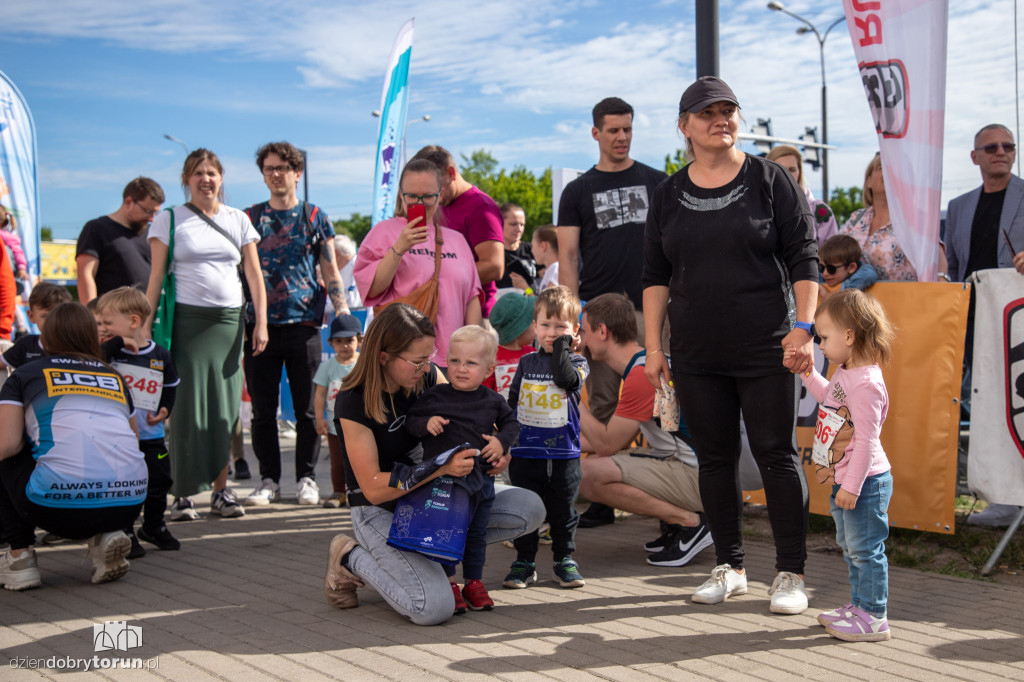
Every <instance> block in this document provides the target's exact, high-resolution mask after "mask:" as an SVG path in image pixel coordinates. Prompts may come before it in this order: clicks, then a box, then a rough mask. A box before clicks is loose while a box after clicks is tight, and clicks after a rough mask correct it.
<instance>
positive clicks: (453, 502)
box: [388, 476, 470, 564]
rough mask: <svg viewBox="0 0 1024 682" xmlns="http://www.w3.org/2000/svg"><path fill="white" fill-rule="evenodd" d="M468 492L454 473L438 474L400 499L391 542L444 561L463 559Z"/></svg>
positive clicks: (453, 561) (402, 547) (394, 545)
mask: <svg viewBox="0 0 1024 682" xmlns="http://www.w3.org/2000/svg"><path fill="white" fill-rule="evenodd" d="M469 516H470V503H469V493H468V492H466V489H465V488H463V487H462V486H460V485H456V484H455V481H454V479H453V478H452V477H451V476H438V477H437V478H435V479H434V480H433V481H431V482H430V483H428V484H426V485H423V486H420V487H419V488H417V489H416V490H413V491H412V492H410V493H409V494H408V495H406V496H404V497H402V498H401V499H399V500H398V504H397V505H396V506H395V515H394V518H393V519H392V520H391V532H390V533H389V535H388V544H389V545H391V546H392V547H394V548H395V549H401V550H404V551H406V552H419V553H420V554H422V555H424V556H425V557H427V558H429V559H433V560H434V561H437V562H438V563H442V564H457V563H458V562H460V561H462V554H463V552H464V551H465V549H466V531H467V530H468V528H469Z"/></svg>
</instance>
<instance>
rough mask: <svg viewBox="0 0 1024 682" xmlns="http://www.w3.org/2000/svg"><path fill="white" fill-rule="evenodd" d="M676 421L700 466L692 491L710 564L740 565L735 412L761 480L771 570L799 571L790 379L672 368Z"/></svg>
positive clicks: (802, 552)
mask: <svg viewBox="0 0 1024 682" xmlns="http://www.w3.org/2000/svg"><path fill="white" fill-rule="evenodd" d="M674 379H675V386H676V393H677V395H678V397H679V405H680V408H681V409H682V413H683V419H684V420H685V421H686V426H687V427H688V428H689V430H690V435H691V436H692V437H693V441H694V446H695V449H696V451H697V460H698V462H699V465H700V474H699V481H700V496H701V501H702V502H703V504H704V513H705V514H706V515H707V520H708V527H709V529H710V530H711V537H712V538H713V539H714V541H715V553H716V555H717V563H718V564H729V565H730V566H732V567H733V568H737V569H738V568H742V567H743V533H742V522H743V500H742V497H741V491H740V484H739V458H740V412H741V410H742V413H743V420H744V422H745V424H746V427H747V437H748V438H749V440H750V449H751V451H752V452H753V454H754V461H756V462H757V466H758V469H760V471H761V479H762V480H763V481H764V493H765V498H766V500H767V502H768V518H769V520H770V521H771V526H772V534H773V535H774V536H775V556H776V559H775V568H776V570H779V571H789V572H791V573H799V574H803V572H804V562H805V561H806V560H807V481H806V480H805V478H804V472H803V467H802V466H801V464H800V460H799V458H798V457H797V453H796V444H795V442H794V440H795V433H796V432H795V428H796V412H797V410H796V406H797V395H798V394H797V392H796V381H797V378H796V377H795V376H794V375H792V374H789V373H788V372H787V373H785V374H771V375H768V376H762V377H732V376H723V375H706V374H704V375H695V374H678V373H677V374H676V375H675V376H674Z"/></svg>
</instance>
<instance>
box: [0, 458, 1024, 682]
mask: <svg viewBox="0 0 1024 682" xmlns="http://www.w3.org/2000/svg"><path fill="white" fill-rule="evenodd" d="M288 444H289V443H288V442H287V441H284V442H283V443H282V445H288ZM324 454H325V455H326V449H325V451H324ZM325 459H326V457H325ZM249 461H250V464H251V465H252V466H253V473H254V476H255V475H257V474H256V467H255V459H254V458H253V457H252V455H251V452H250V453H249ZM290 468H291V465H290V463H286V464H285V467H284V470H285V471H289V469H290ZM327 471H328V470H327V465H326V462H321V465H320V466H319V467H318V480H319V481H320V482H321V486H322V487H324V488H326V489H327V490H324V491H323V492H324V493H328V492H329V487H330V483H329V480H330V479H329V476H328V475H327ZM251 487H252V485H250V486H249V487H248V488H243V487H239V491H240V492H241V493H246V492H248V491H249V490H250V489H251ZM284 494H285V497H286V499H285V501H284V502H283V503H281V504H275V505H272V506H271V507H266V508H258V509H250V510H249V511H248V513H247V514H246V516H245V517H243V518H240V519H219V518H215V517H214V518H211V517H209V515H208V513H207V510H208V497H209V495H208V494H207V495H205V496H202V497H200V498H199V501H200V502H202V503H201V504H200V503H199V502H197V506H198V507H199V508H200V509H201V511H202V513H203V518H202V519H201V520H199V521H193V522H189V523H176V524H171V528H172V532H174V533H175V535H177V536H178V537H179V538H180V539H181V540H182V543H183V544H182V549H181V551H179V552H159V551H155V550H153V551H150V552H149V553H148V554H147V556H145V557H144V558H142V559H138V560H135V561H133V562H132V569H131V571H130V572H129V573H128V575H127V576H125V577H124V578H123V579H121V580H119V581H117V582H114V583H109V584H106V585H91V584H89V582H88V577H89V567H88V565H87V561H86V559H85V558H84V557H85V548H84V546H83V545H65V546H57V547H42V548H40V549H39V565H40V570H41V572H42V576H43V583H44V585H43V587H42V588H40V589H36V590H30V591H26V592H20V593H15V592H7V591H4V590H0V592H2V594H0V680H21V679H35V678H37V677H39V676H45V677H58V676H59V678H60V679H61V680H77V679H80V678H81V679H92V678H97V677H102V678H106V679H114V680H118V679H125V680H127V679H131V680H135V679H143V678H152V679H156V678H166V679H171V680H181V681H183V682H203V681H205V680H245V681H246V682H249V681H258V680H280V679H286V680H302V681H306V680H326V679H346V680H373V679H397V680H402V682H409V681H411V680H433V679H446V680H447V679H451V680H462V679H485V678H498V679H505V680H524V681H526V680H539V679H552V678H554V679H558V680H562V681H563V682H569V681H572V680H589V679H610V680H643V679H662V680H687V679H713V680H750V679H763V680H783V679H804V678H807V679H829V680H830V679H835V678H844V679H857V680H872V681H874V680H887V679H913V680H936V679H964V680H971V681H976V680H994V679H1016V680H1021V679H1024V624H1022V623H1024V620H1022V618H1024V589H1021V588H1017V587H1008V586H1002V585H998V584H995V583H989V582H981V581H974V580H964V579H958V578H950V577H945V576H939V575H934V574H927V573H920V572H917V571H913V570H908V569H901V568H893V569H891V572H890V595H891V596H890V605H889V606H890V623H891V626H892V628H893V639H892V641H890V642H885V643H877V644H850V643H841V642H839V641H837V640H834V639H831V638H830V637H828V635H826V634H825V632H824V630H823V629H822V628H821V627H820V626H818V624H817V623H816V621H815V620H814V618H815V616H816V615H817V613H818V612H819V611H821V610H825V609H829V608H834V607H836V606H838V605H840V604H843V603H845V602H846V601H848V599H849V587H848V584H847V581H846V565H845V563H844V562H843V560H842V558H841V557H839V556H836V555H830V554H818V553H812V555H811V557H810V559H809V562H808V567H807V575H808V592H809V595H810V597H811V608H810V609H809V610H808V611H807V612H806V613H805V614H803V615H799V616H774V615H772V614H770V613H769V612H768V596H767V589H768V586H769V585H770V584H771V580H772V578H773V577H774V570H773V564H774V560H773V556H774V554H773V551H772V547H771V546H770V545H769V544H766V543H763V542H753V541H751V542H748V558H747V569H748V575H749V579H750V592H749V594H747V595H744V596H740V597H735V598H732V599H730V600H728V601H727V602H726V603H724V604H719V605H717V606H702V605H697V604H693V603H691V602H690V601H689V594H690V593H691V592H692V590H693V589H694V588H695V587H697V586H698V585H699V584H700V583H702V582H703V581H704V580H705V579H706V578H707V576H708V574H709V572H710V570H711V568H712V567H713V563H714V552H713V550H711V549H708V550H706V551H705V552H703V553H702V554H701V555H700V556H698V557H697V558H696V559H695V560H694V562H693V563H691V564H690V565H688V566H685V567H682V568H655V567H652V566H648V565H647V564H646V563H645V562H644V557H645V556H646V554H645V552H644V551H643V549H642V547H641V545H642V543H643V541H645V540H648V539H650V538H651V537H653V536H655V535H657V522H655V521H653V520H651V519H647V518H643V517H627V518H625V519H620V520H619V521H618V522H617V523H616V524H614V525H611V526H604V527H601V528H596V529H581V530H580V531H578V533H577V544H578V546H579V551H578V552H577V554H576V557H577V559H578V560H579V562H580V568H581V571H582V573H583V575H584V576H585V577H586V579H587V585H586V587H584V588H582V589H577V590H563V589H560V588H559V587H558V586H557V585H556V584H555V583H554V582H553V580H552V574H551V570H550V561H549V554H547V552H548V550H547V548H546V547H544V546H542V547H541V552H540V555H539V559H540V561H538V566H539V571H538V573H539V582H538V583H537V584H536V585H533V586H531V587H530V588H528V589H525V590H504V589H502V588H501V586H500V585H501V579H502V578H503V576H504V574H505V571H506V569H507V568H508V565H509V564H510V563H511V561H512V560H513V559H514V553H513V551H512V550H510V549H507V548H505V547H503V546H500V545H493V546H491V547H490V548H489V552H488V562H487V568H486V571H485V576H484V579H485V583H486V584H487V585H488V587H489V588H490V589H491V596H492V597H493V598H494V601H495V603H496V604H497V606H496V608H495V609H494V610H493V611H490V612H470V613H469V614H466V615H464V616H458V617H455V618H453V619H452V620H450V621H449V622H448V623H446V624H444V625H441V626H436V627H416V626H413V625H411V624H409V623H408V622H407V621H405V620H404V619H402V618H401V617H400V616H398V615H397V614H396V613H395V612H393V611H392V610H391V609H390V608H389V607H388V606H387V605H386V604H385V603H384V601H383V600H382V599H381V598H380V597H379V596H378V595H377V594H376V593H375V592H373V590H371V589H368V588H367V589H362V590H360V591H359V599H360V606H359V608H357V609H352V610H348V611H338V610H335V609H332V608H330V607H329V606H328V605H327V603H326V601H325V599H324V596H323V576H324V570H325V561H326V554H327V545H328V542H329V540H330V538H331V537H332V536H333V535H334V534H335V533H338V532H347V531H348V532H350V531H351V524H350V523H349V513H348V510H347V509H341V510H329V509H323V508H320V507H299V506H297V505H296V504H295V503H294V494H295V485H294V483H291V484H290V485H288V484H287V483H286V484H285V488H284ZM289 494H290V495H291V498H290V499H289V498H288V495H289ZM105 621H126V623H127V625H129V626H136V627H141V628H142V635H143V644H142V646H141V647H139V648H133V649H130V650H128V651H103V652H98V653H97V652H95V650H94V644H93V626H94V625H95V624H102V623H104V622H105ZM94 656H95V657H96V658H95V660H94V659H93V657H94ZM122 657H125V658H127V657H132V658H140V659H142V661H143V662H144V663H147V664H150V665H152V666H154V667H153V669H152V670H151V671H146V670H120V669H118V670H112V669H102V668H101V669H99V670H97V671H94V672H93V671H90V672H88V673H86V672H84V671H83V668H82V665H81V663H79V665H78V668H77V672H76V673H75V674H71V672H70V671H69V670H66V669H55V668H54V667H53V666H55V665H59V664H60V663H63V662H65V661H66V660H67V659H68V658H71V659H89V662H90V663H91V664H96V663H98V664H100V665H102V664H104V663H107V664H109V662H110V661H112V660H116V659H120V658H122ZM49 659H52V660H49ZM33 661H34V662H36V663H37V665H39V666H41V668H42V669H36V670H31V669H23V668H18V669H13V668H12V663H14V664H17V665H25V664H29V663H30V662H33Z"/></svg>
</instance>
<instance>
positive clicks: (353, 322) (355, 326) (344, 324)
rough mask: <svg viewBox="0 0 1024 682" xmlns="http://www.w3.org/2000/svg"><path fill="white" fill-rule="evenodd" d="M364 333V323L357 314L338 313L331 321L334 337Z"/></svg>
mask: <svg viewBox="0 0 1024 682" xmlns="http://www.w3.org/2000/svg"><path fill="white" fill-rule="evenodd" d="M362 333H363V325H362V324H360V323H359V319H358V318H356V316H355V315H338V316H337V317H336V318H334V321H333V322H331V336H330V337H329V338H332V339H348V338H351V337H353V336H358V335H359V334H362Z"/></svg>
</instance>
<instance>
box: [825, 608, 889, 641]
mask: <svg viewBox="0 0 1024 682" xmlns="http://www.w3.org/2000/svg"><path fill="white" fill-rule="evenodd" d="M825 632H827V633H828V634H830V635H832V636H833V637H835V638H836V639H841V640H843V641H844V642H885V641H888V640H889V639H890V637H891V635H890V634H889V621H888V620H887V619H886V618H884V617H883V618H875V617H874V616H872V615H871V614H870V613H868V612H867V611H865V610H864V609H861V608H858V607H856V606H852V607H850V609H849V610H848V611H846V612H844V613H843V617H842V618H840V619H839V620H837V621H833V622H831V623H829V624H828V625H826V626H825Z"/></svg>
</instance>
